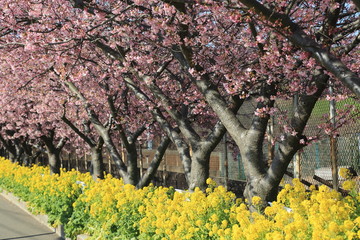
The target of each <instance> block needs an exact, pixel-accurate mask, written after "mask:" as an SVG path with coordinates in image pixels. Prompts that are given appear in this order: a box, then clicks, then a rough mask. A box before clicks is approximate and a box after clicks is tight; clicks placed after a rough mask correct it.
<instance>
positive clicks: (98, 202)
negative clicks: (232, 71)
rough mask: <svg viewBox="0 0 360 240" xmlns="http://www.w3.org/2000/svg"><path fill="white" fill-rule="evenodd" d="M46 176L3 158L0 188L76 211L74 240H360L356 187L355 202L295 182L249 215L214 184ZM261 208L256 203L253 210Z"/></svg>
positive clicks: (71, 226) (71, 227)
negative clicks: (80, 237) (88, 239)
mask: <svg viewBox="0 0 360 240" xmlns="http://www.w3.org/2000/svg"><path fill="white" fill-rule="evenodd" d="M47 172H48V170H47V169H46V168H42V167H38V166H33V167H32V168H24V167H21V166H18V165H16V164H12V163H10V162H9V161H7V160H3V159H1V160H0V187H4V188H6V189H8V190H10V191H13V192H20V193H22V192H26V191H25V190H24V189H26V188H27V189H29V190H28V193H26V194H23V195H24V196H25V197H28V200H29V201H34V199H33V198H35V199H36V197H33V198H31V196H32V195H31V194H32V193H35V192H36V194H37V196H38V197H40V196H42V195H41V194H40V191H43V195H44V196H47V197H43V198H44V199H45V198H48V199H51V201H56V199H59V201H60V199H66V200H68V201H65V200H61V202H62V204H63V205H62V206H63V207H64V206H65V205H66V204H70V205H71V206H69V205H67V208H68V210H69V211H68V212H69V213H71V215H70V216H69V215H66V216H67V221H66V225H65V231H66V233H67V234H68V236H69V237H71V238H75V236H76V235H77V234H80V233H87V234H89V235H91V236H92V239H139V240H145V239H148V240H153V239H154V240H157V239H159V240H165V239H174V240H178V239H179V240H181V239H198V240H200V239H201V240H203V239H210V240H211V239H220V240H235V239H236V240H238V239H246V240H251V239H254V240H255V239H266V240H271V239H274V240H275V239H276V240H281V239H286V240H290V239H301V240H303V239H321V240H323V239H324V240H326V239H360V217H359V213H360V207H359V206H360V204H359V203H360V196H359V194H358V193H357V192H356V191H355V189H354V188H355V185H354V184H353V182H352V181H346V182H345V183H344V186H343V187H344V188H346V189H347V190H349V193H350V195H348V196H346V197H343V196H341V195H340V194H339V193H338V192H336V191H333V190H331V189H329V188H327V187H325V186H320V187H319V188H318V189H316V188H315V187H311V188H310V189H305V187H304V186H303V185H302V184H301V183H300V181H299V180H298V179H294V181H293V184H292V185H289V184H288V185H285V186H284V189H283V190H282V191H281V192H280V193H279V195H278V200H277V201H276V202H273V203H271V206H268V207H266V208H265V209H264V210H263V211H262V212H250V211H249V209H248V207H247V204H246V202H244V201H242V200H240V199H236V198H235V196H234V194H233V193H231V192H228V191H226V189H225V188H224V187H222V186H218V187H215V185H216V184H215V183H214V182H213V181H212V180H210V179H209V180H208V182H207V183H208V184H209V188H208V189H207V190H206V192H202V191H200V190H199V189H196V190H195V191H194V192H186V191H185V192H178V191H175V190H174V189H173V188H164V187H154V186H149V187H145V188H143V189H136V188H135V187H134V186H131V185H124V184H123V182H122V181H121V180H119V179H115V178H113V177H112V176H110V175H107V176H106V177H105V179H103V180H98V181H96V182H95V181H92V179H91V177H90V176H89V175H88V174H80V173H78V172H76V171H71V172H62V173H61V175H60V176H58V175H55V176H52V175H49V174H48V173H47ZM342 173H346V170H342ZM79 181H81V182H83V183H84V184H79ZM13 182H16V183H15V184H13V185H12V183H13ZM19 189H20V190H19ZM53 196H56V197H54V198H52V197H53ZM41 198H42V197H41ZM36 201H39V200H35V203H36ZM43 201H45V200H41V201H40V202H43ZM261 202H262V201H261V199H260V198H259V197H254V198H253V199H252V203H253V204H257V203H258V204H260V203H261ZM49 204H50V205H51V204H53V203H49ZM35 205H36V204H35ZM38 205H39V207H40V204H38ZM45 206H46V204H45ZM58 212H59V211H58Z"/></svg>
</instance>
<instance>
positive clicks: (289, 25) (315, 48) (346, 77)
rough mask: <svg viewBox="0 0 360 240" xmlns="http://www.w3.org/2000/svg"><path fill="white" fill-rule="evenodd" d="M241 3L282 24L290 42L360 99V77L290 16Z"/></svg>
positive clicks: (244, 0)
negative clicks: (306, 53) (307, 53)
mask: <svg viewBox="0 0 360 240" xmlns="http://www.w3.org/2000/svg"><path fill="white" fill-rule="evenodd" d="M239 2H241V3H243V4H244V5H246V6H247V7H248V8H249V9H253V10H254V11H255V12H256V13H257V14H259V15H260V16H263V17H265V19H266V20H268V21H270V22H273V23H280V24H281V27H282V28H283V29H284V30H285V32H288V33H287V34H286V35H287V37H288V38H289V40H290V41H292V42H293V43H294V44H295V45H297V46H299V47H300V48H302V49H303V50H304V51H306V52H309V53H310V54H311V55H312V56H313V57H314V58H315V59H316V61H317V62H318V63H319V64H320V65H322V66H323V67H324V68H326V69H327V70H328V71H329V72H331V73H332V74H334V75H335V76H336V78H337V79H339V80H340V81H341V82H342V83H343V84H344V85H345V86H347V87H348V88H349V89H350V90H351V91H352V92H353V93H355V95H356V96H358V97H360V77H359V76H357V75H356V74H355V73H354V72H352V71H351V70H350V69H349V68H348V67H346V66H345V64H344V63H343V62H342V61H341V60H340V59H338V58H337V57H336V56H334V55H332V54H331V53H330V52H329V51H328V50H326V49H324V48H323V47H322V46H321V45H319V44H318V43H317V42H315V40H313V38H312V37H311V36H309V35H307V34H306V33H305V32H304V31H303V30H302V29H301V27H300V26H299V25H298V24H296V23H295V22H293V21H292V20H291V19H290V18H289V16H287V15H284V14H280V13H278V12H275V11H274V10H272V9H269V8H267V7H265V6H264V5H263V4H261V3H259V2H258V1H256V0H239ZM355 2H357V1H355ZM355 4H356V3H355Z"/></svg>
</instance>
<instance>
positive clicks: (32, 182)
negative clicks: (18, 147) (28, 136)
mask: <svg viewBox="0 0 360 240" xmlns="http://www.w3.org/2000/svg"><path fill="white" fill-rule="evenodd" d="M91 184H93V181H92V178H91V176H90V174H80V173H79V172H77V171H75V170H72V171H68V172H65V171H63V170H62V171H61V173H60V175H59V174H54V175H50V170H49V168H48V167H41V166H37V165H33V166H32V167H23V166H19V165H18V164H14V163H12V162H11V161H9V160H6V159H4V158H0V187H2V188H4V189H5V190H7V191H9V192H12V193H14V194H15V195H16V196H18V197H20V198H21V199H22V200H24V201H26V202H28V203H29V206H30V207H31V208H32V210H33V211H34V212H37V213H46V214H47V215H49V219H50V222H51V223H52V224H54V225H58V224H64V223H66V222H67V219H68V218H69V217H70V216H71V214H72V203H73V202H74V201H75V200H76V199H77V198H78V196H79V195H80V194H81V193H82V189H83V188H84V187H90V186H91Z"/></svg>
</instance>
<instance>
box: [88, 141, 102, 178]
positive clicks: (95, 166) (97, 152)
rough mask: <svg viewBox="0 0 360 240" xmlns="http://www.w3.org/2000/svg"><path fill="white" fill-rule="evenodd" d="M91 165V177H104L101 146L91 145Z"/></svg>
mask: <svg viewBox="0 0 360 240" xmlns="http://www.w3.org/2000/svg"><path fill="white" fill-rule="evenodd" d="M91 167H92V177H93V179H94V180H96V179H98V178H100V179H103V178H104V163H103V156H102V148H98V147H92V148H91Z"/></svg>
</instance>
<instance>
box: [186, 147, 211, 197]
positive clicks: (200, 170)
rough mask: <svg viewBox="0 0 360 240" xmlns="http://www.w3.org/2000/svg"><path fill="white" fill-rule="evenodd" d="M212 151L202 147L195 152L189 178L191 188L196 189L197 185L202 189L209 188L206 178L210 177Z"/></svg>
mask: <svg viewBox="0 0 360 240" xmlns="http://www.w3.org/2000/svg"><path fill="white" fill-rule="evenodd" d="M210 154H211V151H206V150H204V149H202V148H200V149H199V150H197V151H195V152H193V155H192V156H191V173H190V179H189V182H188V184H189V189H190V190H194V189H195V188H196V187H198V188H200V189H201V190H203V191H204V190H205V189H206V188H207V184H206V180H207V179H208V178H209V168H210Z"/></svg>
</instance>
